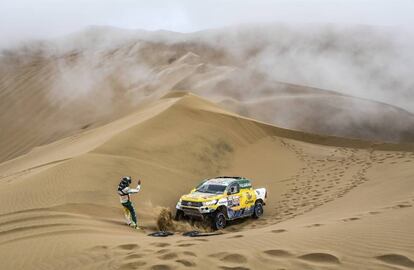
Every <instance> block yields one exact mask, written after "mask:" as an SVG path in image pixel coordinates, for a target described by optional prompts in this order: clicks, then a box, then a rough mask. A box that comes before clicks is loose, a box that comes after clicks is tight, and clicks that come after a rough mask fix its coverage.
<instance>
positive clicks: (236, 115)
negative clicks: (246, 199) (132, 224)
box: [0, 31, 414, 270]
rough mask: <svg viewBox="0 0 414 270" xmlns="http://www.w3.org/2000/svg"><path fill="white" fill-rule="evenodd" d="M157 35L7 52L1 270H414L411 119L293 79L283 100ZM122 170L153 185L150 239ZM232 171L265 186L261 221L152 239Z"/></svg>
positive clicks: (246, 76) (0, 102)
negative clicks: (124, 197)
mask: <svg viewBox="0 0 414 270" xmlns="http://www.w3.org/2000/svg"><path fill="white" fill-rule="evenodd" d="M93 33H95V34H96V33H98V34H97V35H98V37H95V36H93V38H95V39H93V40H95V41H96V40H98V41H100V39H99V37H101V35H99V31H98V32H96V31H95V32H93ZM148 35H149V37H147V36H145V37H141V39H140V41H136V40H135V39H127V40H122V42H120V43H117V44H116V46H115V47H106V48H103V49H102V48H100V49H96V50H95V49H94V50H90V49H88V48H83V47H79V46H80V45H79V44H83V43H82V42H80V41H79V40H77V41H76V42H74V44H76V46H78V47H77V49H70V50H69V51H64V52H61V51H59V52H58V53H56V54H52V55H50V54H45V51H44V50H43V49H42V50H40V51H39V52H37V53H34V52H36V51H33V50H31V49H30V50H29V51H28V52H25V51H18V52H16V51H12V52H8V53H4V54H3V55H2V56H1V61H0V75H1V76H0V113H1V114H0V115H1V116H0V128H1V132H0V149H1V151H0V162H1V163H0V269H2V270H3V269H4V270H9V269H154V270H168V269H225V270H232V269H233V270H247V269H252V270H253V269H280V270H281V269H412V268H414V255H413V254H414V230H413V228H414V212H413V205H414V181H412V178H413V175H414V166H413V165H414V145H413V144H412V142H413V138H414V137H413V136H412V134H413V133H412V132H413V129H412V128H413V126H414V125H411V123H414V116H413V115H412V114H411V113H410V112H408V111H405V110H403V109H401V108H397V107H395V106H391V105H388V104H384V103H380V102H377V101H373V100H367V99H363V98H357V97H353V96H349V95H344V94H341V93H338V92H334V91H328V90H324V89H319V88H315V87H307V86H301V85H298V84H293V83H289V82H273V86H274V87H275V90H274V91H273V90H272V91H270V90H269V89H268V85H267V84H266V85H260V83H261V82H262V80H261V78H262V77H261V76H262V75H261V74H256V73H254V72H252V73H251V72H250V71H246V70H245V69H244V64H245V63H240V62H239V61H238V60H239V58H235V57H234V55H231V54H228V52H227V51H226V50H223V49H217V48H214V47H211V46H210V45H208V44H209V43H203V42H202V41H199V43H197V42H194V38H197V37H199V35H200V34H199V33H198V34H194V35H192V36H190V37H191V38H190V37H189V36H188V35H179V34H177V33H175V34H174V33H164V32H157V33H153V34H148ZM154 35H155V37H157V42H154V41H153V40H154V39H155V37H154ZM171 35H173V36H176V35H177V36H178V37H175V38H176V40H175V41H174V42H173V43H169V42H165V40H164V39H165V36H168V37H169V38H171V37H170V36H171ZM87 36H88V37H90V36H92V35H91V33H90V32H88V35H87ZM72 38H73V37H72ZM76 38H79V37H78V36H75V39H74V40H76ZM186 38H189V41H188V40H187V41H185V40H184V41H183V39H186ZM151 40H152V41H151ZM170 42H171V41H170ZM85 44H90V42H89V41H85ZM97 44H99V42H97ZM120 44H121V45H120ZM76 46H75V47H76ZM88 46H89V45H88ZM126 60H128V62H125V61H126ZM143 63H145V65H143ZM131 67H133V68H131ZM148 67H150V68H149V69H148ZM95 71H96V73H95ZM142 74H144V75H142ZM241 75H243V76H241ZM238 79H240V80H238ZM254 85H257V87H258V88H257V89H256V90H257V91H255V90H254V89H253V88H252V86H254ZM85 89H86V90H87V91H85ZM249 89H250V90H249ZM251 89H253V90H251ZM249 91H250V92H249ZM350 105H352V106H350ZM296 108H297V109H296ZM301 110H302V113H301ZM351 111H352V112H353V114H352V117H350V118H341V117H340V116H341V115H343V114H348V113H351ZM304 112H306V113H304ZM332 118H335V119H336V120H337V121H333V122H331V120H332ZM338 119H340V120H343V121H339V120H338ZM395 119H398V120H399V121H394V120H395ZM368 123H369V125H368ZM367 129H368V131H367ZM333 135H335V136H333ZM386 141H391V142H386ZM123 175H130V176H132V178H133V179H134V182H133V184H136V180H137V179H138V178H140V179H142V182H143V184H142V191H141V192H140V193H138V194H137V195H135V196H133V199H132V200H133V202H134V204H135V205H136V209H137V212H138V218H139V224H140V226H142V230H138V231H136V230H133V229H132V228H129V227H128V226H125V224H124V217H123V210H122V207H121V205H120V203H119V198H118V195H117V192H116V188H117V185H118V183H119V179H120V177H121V176H123ZM219 175H234V176H245V177H248V178H251V179H252V180H253V185H254V187H266V188H267V189H268V194H269V197H268V201H267V204H266V206H265V209H264V211H265V214H264V216H263V217H262V218H260V219H259V220H252V219H244V220H242V221H237V222H233V223H232V224H230V226H228V227H227V228H226V229H225V230H223V234H221V235H217V236H210V237H203V238H189V237H185V236H183V235H182V234H181V233H182V232H183V231H188V230H192V229H200V228H199V227H193V226H191V225H190V224H187V223H173V224H172V225H171V226H170V227H169V229H170V230H171V231H173V232H175V234H174V235H173V236H169V237H166V238H155V237H150V236H147V234H148V233H150V232H153V231H156V230H158V228H157V220H158V218H159V215H160V213H161V212H163V211H166V210H167V211H171V212H174V207H175V204H176V202H177V200H178V198H179V197H180V196H181V195H182V194H184V193H188V192H189V191H190V190H191V189H192V188H193V187H194V186H195V185H197V184H198V183H199V182H200V181H201V180H202V179H205V178H209V177H215V176H219Z"/></svg>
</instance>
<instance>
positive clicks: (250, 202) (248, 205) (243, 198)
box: [240, 188, 256, 215]
mask: <svg viewBox="0 0 414 270" xmlns="http://www.w3.org/2000/svg"><path fill="white" fill-rule="evenodd" d="M255 201H256V193H255V192H254V190H253V189H251V188H244V189H241V190H240V209H241V210H242V211H243V213H242V215H249V214H250V213H251V212H252V211H253V208H254V202H255Z"/></svg>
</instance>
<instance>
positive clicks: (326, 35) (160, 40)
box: [0, 25, 414, 161]
mask: <svg viewBox="0 0 414 270" xmlns="http://www.w3.org/2000/svg"><path fill="white" fill-rule="evenodd" d="M321 29H322V30H315V29H310V30H312V31H310V32H302V31H297V29H296V30H295V29H294V28H292V29H291V28H289V27H286V26H283V25H273V26H252V27H245V28H242V29H224V30H216V31H206V32H199V33H193V34H180V33H173V32H165V31H164V32H163V31H158V32H145V31H128V30H122V29H116V28H109V27H91V28H89V29H86V30H85V31H81V32H79V33H75V34H73V35H70V36H68V37H65V38H62V39H59V40H55V41H45V42H41V43H34V44H31V43H30V44H27V45H26V46H24V47H20V48H15V49H9V50H3V51H2V52H1V54H0V102H1V104H0V105H1V106H0V126H1V127H4V129H3V130H2V131H3V132H1V133H0V148H1V149H2V151H1V153H0V161H6V160H10V159H12V158H15V157H18V156H20V155H22V154H24V153H27V152H28V151H30V150H31V149H33V148H34V147H37V146H41V145H44V144H49V143H51V142H54V141H56V140H59V139H62V138H65V137H68V136H71V135H74V134H80V133H82V132H83V131H84V130H88V129H92V128H94V127H98V126H102V125H104V124H107V123H110V122H112V121H114V120H116V119H119V118H121V117H123V116H125V115H128V114H130V113H132V112H133V111H135V110H136V109H138V108H139V107H141V106H142V105H143V104H145V103H147V102H152V101H156V100H158V99H159V98H160V97H162V96H163V95H165V94H167V93H169V92H171V91H175V90H186V89H188V91H191V92H192V93H195V94H197V95H200V96H202V97H205V98H207V99H209V100H212V101H213V102H216V103H218V104H221V106H223V107H224V108H226V109H228V110H231V111H233V112H235V113H237V114H241V115H243V116H246V117H250V118H254V119H258V120H261V121H264V122H267V123H270V124H274V125H277V126H280V127H284V128H287V129H295V130H300V131H304V132H307V133H315V134H320V135H331V136H338V137H351V138H359V139H363V140H370V141H375V142H384V141H386V142H394V143H399V142H408V143H409V142H413V141H414V139H413V138H414V136H413V134H414V131H413V128H412V127H413V126H414V116H413V114H412V111H411V112H410V111H408V109H407V108H409V106H405V107H404V106H403V105H404V102H408V103H409V101H406V100H407V98H405V99H404V102H401V101H400V100H396V99H392V100H391V99H388V101H390V102H391V101H395V102H397V103H398V102H399V103H398V105H399V104H400V103H401V104H402V105H401V106H399V107H396V106H395V104H394V103H393V105H392V106H391V105H389V104H386V102H387V99H386V98H385V100H374V99H372V98H370V97H364V96H357V95H356V94H357V93H365V92H367V93H369V91H368V90H366V91H362V90H361V91H359V92H358V91H356V90H355V89H350V90H347V87H349V88H352V87H354V86H355V85H358V83H357V82H354V81H353V80H355V77H357V78H365V79H367V78H373V79H372V80H369V81H368V82H365V81H363V82H361V84H362V85H363V86H364V87H366V88H367V89H371V88H372V87H377V88H378V89H382V88H386V89H388V90H389V89H393V91H392V92H396V91H397V92H400V91H401V92H402V93H409V92H404V91H408V90H407V89H406V88H407V85H408V86H409V85H412V84H410V81H407V78H406V77H407V76H405V77H404V76H403V75H404V74H405V73H404V74H402V75H401V78H400V77H398V76H397V75H398V74H395V72H394V70H389V72H388V73H387V72H385V71H388V69H392V68H393V67H395V68H398V67H400V62H398V60H399V58H395V53H394V52H395V51H398V52H400V53H401V54H402V55H403V51H399V49H400V48H399V47H398V46H397V45H398V44H394V43H396V41H395V42H394V39H393V37H394V36H393V35H392V34H389V33H382V32H381V31H377V30H375V29H368V28H362V29H358V28H356V29H335V28H331V27H322V28H321ZM230 30H231V31H230ZM228 31H230V32H228ZM310 33H314V34H315V33H319V34H320V35H319V36H320V37H321V40H318V39H315V38H314V37H315V36H318V35H316V34H315V35H312V34H310ZM349 35H350V36H352V38H349ZM384 35H385V36H387V35H389V39H384V38H383V36H384ZM276 36H280V38H278V39H276V40H275V39H274V38H273V37H276ZM368 37H370V38H371V39H369V38H368ZM371 40H375V41H376V43H375V42H374V44H375V46H373V44H372V43H373V42H372V41H371ZM395 40H397V39H395ZM233 44H238V46H236V47H235V46H233ZM305 45H307V46H305ZM357 45H358V46H357ZM356 46H357V48H359V49H358V50H357V51H355V49H354V48H355V47H356ZM408 47H409V46H408ZM404 48H406V47H403V48H402V49H404ZM291 50H292V51H291ZM295 51H296V54H294V55H293V56H295V57H293V56H292V53H293V52H295ZM324 52H326V53H328V55H329V57H328V58H327V59H326V54H324ZM372 54H374V55H375V56H377V57H378V58H379V59H381V60H383V62H384V63H387V65H381V63H382V62H381V61H379V62H380V63H376V62H372V61H368V60H369V59H371V58H372ZM344 55H345V56H347V57H343V56H344ZM398 55H400V54H398ZM289 56H291V57H290V58H289ZM296 56H297V57H299V56H300V57H299V58H296ZM311 56H312V57H311ZM286 57H287V58H286ZM309 57H311V58H312V59H313V58H315V59H316V60H318V59H319V60H318V61H322V63H319V62H318V61H316V60H315V59H314V60H315V61H316V63H315V65H316V66H315V68H313V69H312V70H304V71H303V72H302V74H297V76H296V77H293V78H292V76H293V75H292V74H295V72H294V70H301V68H302V67H305V66H309V65H310V64H311V63H313V62H312V61H310V60H309V59H308V58H309ZM343 58H346V59H349V62H351V63H348V62H346V63H342V62H341V61H342V59H343ZM312 59H311V60H312ZM410 59H411V58H408V59H407V58H405V59H404V61H401V62H403V63H405V65H406V66H410V65H411V64H412V63H411V62H410V61H409V60H410ZM288 60H289V61H288ZM269 61H270V62H269ZM303 61H305V63H303ZM309 61H310V63H309ZM323 61H327V62H326V63H325V62H323ZM332 61H333V62H334V63H331V62H332ZM335 61H339V62H338V63H336V62H335ZM273 62H274V63H273ZM370 63H371V64H370ZM377 64H378V65H379V66H376V65H377ZM331 65H334V66H335V67H336V65H338V70H343V69H345V71H348V72H349V76H347V75H348V73H344V74H337V75H336V76H338V78H335V76H334V77H333V78H331V77H329V76H328V75H330V74H331V73H332V72H333V71H334V70H336V69H331V70H327V71H326V72H325V73H322V74H319V72H323V71H324V69H325V68H326V67H329V66H331ZM349 66H351V67H354V68H356V67H361V70H359V69H358V70H359V71H358V72H361V74H359V73H357V74H353V73H352V72H351V71H349V70H347V68H349ZM384 69H385V71H384ZM305 71H307V72H305ZM313 72H317V74H315V76H313V77H312V76H311V78H307V79H306V78H303V76H304V75H306V74H312V73H313ZM299 75H301V76H299ZM331 75H332V74H331ZM339 75H341V76H339ZM342 75H343V76H342ZM351 75H352V76H351ZM395 76H397V77H395ZM305 77H306V76H305ZM312 78H315V81H314V80H313V79H312ZM408 78H411V76H408ZM326 80H327V82H326V83H323V82H325V81H326ZM317 82H319V84H317ZM333 82H335V83H338V85H333ZM331 86H332V87H331ZM375 89H376V88H375ZM375 89H371V92H375V91H376V90H375ZM351 90H352V91H351ZM347 91H348V92H347ZM381 91H385V90H384V89H382V90H381ZM387 93H388V92H385V93H382V92H381V93H380V95H378V96H379V97H387V95H388V94H387ZM402 96H404V97H409V95H407V94H404V95H402ZM409 104H410V103H409ZM402 108H405V109H402ZM16 119H18V120H16ZM384 123H386V124H384ZM16 136H18V137H19V139H18V140H14V138H15V137H16Z"/></svg>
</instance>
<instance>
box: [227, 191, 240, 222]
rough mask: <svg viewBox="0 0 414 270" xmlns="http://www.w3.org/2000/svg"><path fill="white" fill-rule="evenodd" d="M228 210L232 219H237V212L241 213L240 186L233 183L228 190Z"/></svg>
mask: <svg viewBox="0 0 414 270" xmlns="http://www.w3.org/2000/svg"><path fill="white" fill-rule="evenodd" d="M227 192H228V193H229V194H228V195H227V209H228V216H229V217H230V218H234V217H237V212H239V211H240V186H239V184H238V183H233V184H231V185H230V186H229V187H228V188H227Z"/></svg>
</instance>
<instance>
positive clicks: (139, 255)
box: [124, 254, 144, 261]
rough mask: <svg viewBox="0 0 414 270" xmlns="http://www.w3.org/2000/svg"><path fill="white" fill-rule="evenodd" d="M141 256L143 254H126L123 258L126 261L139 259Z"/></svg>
mask: <svg viewBox="0 0 414 270" xmlns="http://www.w3.org/2000/svg"><path fill="white" fill-rule="evenodd" d="M142 257H144V255H143V254H130V255H128V256H125V257H124V259H125V260H126V261H127V260H136V259H141V258H142Z"/></svg>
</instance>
